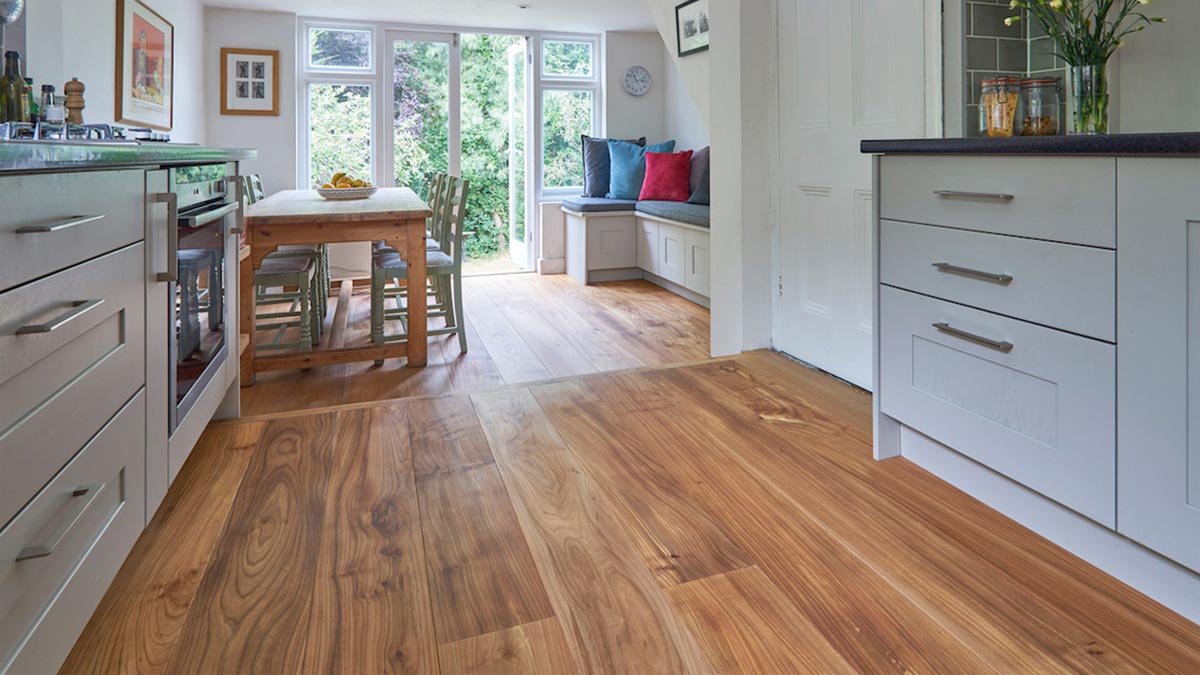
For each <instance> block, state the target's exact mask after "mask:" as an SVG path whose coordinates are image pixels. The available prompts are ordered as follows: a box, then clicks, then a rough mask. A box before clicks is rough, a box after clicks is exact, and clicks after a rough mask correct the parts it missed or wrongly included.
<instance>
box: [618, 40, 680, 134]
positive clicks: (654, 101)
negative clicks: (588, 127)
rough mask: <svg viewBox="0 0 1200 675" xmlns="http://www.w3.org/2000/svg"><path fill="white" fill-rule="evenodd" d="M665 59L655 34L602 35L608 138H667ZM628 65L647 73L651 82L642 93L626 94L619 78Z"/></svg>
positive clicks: (622, 75)
mask: <svg viewBox="0 0 1200 675" xmlns="http://www.w3.org/2000/svg"><path fill="white" fill-rule="evenodd" d="M666 61H667V55H666V52H665V51H664V50H663V46H662V40H661V39H660V38H659V37H658V33H625V32H609V33H605V34H604V82H605V96H604V122H605V132H604V133H605V134H606V135H607V136H608V137H609V138H640V137H642V136H645V137H646V139H647V140H648V141H649V142H650V143H657V142H660V141H665V140H667V132H666V123H665V121H666V100H667V95H666V89H667V88H666V86H665V85H666V80H667V75H666ZM630 66H642V67H644V68H645V69H646V70H648V71H649V72H650V79H651V81H652V84H651V86H650V91H649V92H648V93H647V94H646V95H645V96H631V95H630V94H627V93H625V88H624V86H622V79H623V78H624V76H625V71H626V70H627V69H628V68H629V67H630Z"/></svg>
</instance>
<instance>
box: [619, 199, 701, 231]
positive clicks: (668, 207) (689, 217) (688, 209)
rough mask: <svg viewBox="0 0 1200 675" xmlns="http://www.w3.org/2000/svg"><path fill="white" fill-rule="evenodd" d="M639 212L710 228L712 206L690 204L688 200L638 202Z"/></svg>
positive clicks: (637, 209) (637, 208)
mask: <svg viewBox="0 0 1200 675" xmlns="http://www.w3.org/2000/svg"><path fill="white" fill-rule="evenodd" d="M635 209H636V211H637V212H638V213H644V214H646V215H648V216H654V217H655V218H663V219H665V220H673V221H675V222H677V223H686V224H688V225H695V226H696V227H703V228H705V229H709V222H710V216H709V212H710V210H711V207H710V206H708V205H707V204H688V203H686V202H654V201H645V202H637V206H636V207H635Z"/></svg>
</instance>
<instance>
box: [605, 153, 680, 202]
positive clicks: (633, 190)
mask: <svg viewBox="0 0 1200 675" xmlns="http://www.w3.org/2000/svg"><path fill="white" fill-rule="evenodd" d="M608 152H609V155H611V157H612V175H611V177H610V179H609V187H608V198H609V199H637V198H638V195H640V194H641V193H642V182H643V181H645V180H646V153H647V152H675V141H667V142H666V143H659V144H657V145H648V146H646V147H644V148H643V147H641V146H638V145H634V144H633V143H626V142H625V141H612V140H610V141H609V142H608Z"/></svg>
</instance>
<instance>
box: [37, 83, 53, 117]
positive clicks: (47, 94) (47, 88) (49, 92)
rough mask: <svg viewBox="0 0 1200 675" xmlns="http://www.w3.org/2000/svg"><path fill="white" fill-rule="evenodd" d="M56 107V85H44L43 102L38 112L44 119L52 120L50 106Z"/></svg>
mask: <svg viewBox="0 0 1200 675" xmlns="http://www.w3.org/2000/svg"><path fill="white" fill-rule="evenodd" d="M53 107H54V85H52V84H43V85H42V102H41V104H40V105H38V113H39V114H40V115H41V116H42V120H43V121H50V120H49V118H50V108H53Z"/></svg>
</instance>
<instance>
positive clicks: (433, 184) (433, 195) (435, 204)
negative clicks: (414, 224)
mask: <svg viewBox="0 0 1200 675" xmlns="http://www.w3.org/2000/svg"><path fill="white" fill-rule="evenodd" d="M448 178H449V176H448V175H446V174H444V173H435V174H434V175H433V178H431V179H430V180H429V194H428V196H427V199H426V201H427V202H429V210H431V211H433V215H432V216H430V218H429V236H431V237H433V240H434V241H436V242H438V245H439V246H440V245H441V244H442V240H443V239H444V234H445V233H444V232H443V231H442V230H443V228H442V224H443V223H444V222H445V219H444V218H443V216H442V215H441V214H442V212H443V210H444V209H445V207H446V188H447V185H448V183H447V179H448Z"/></svg>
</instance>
